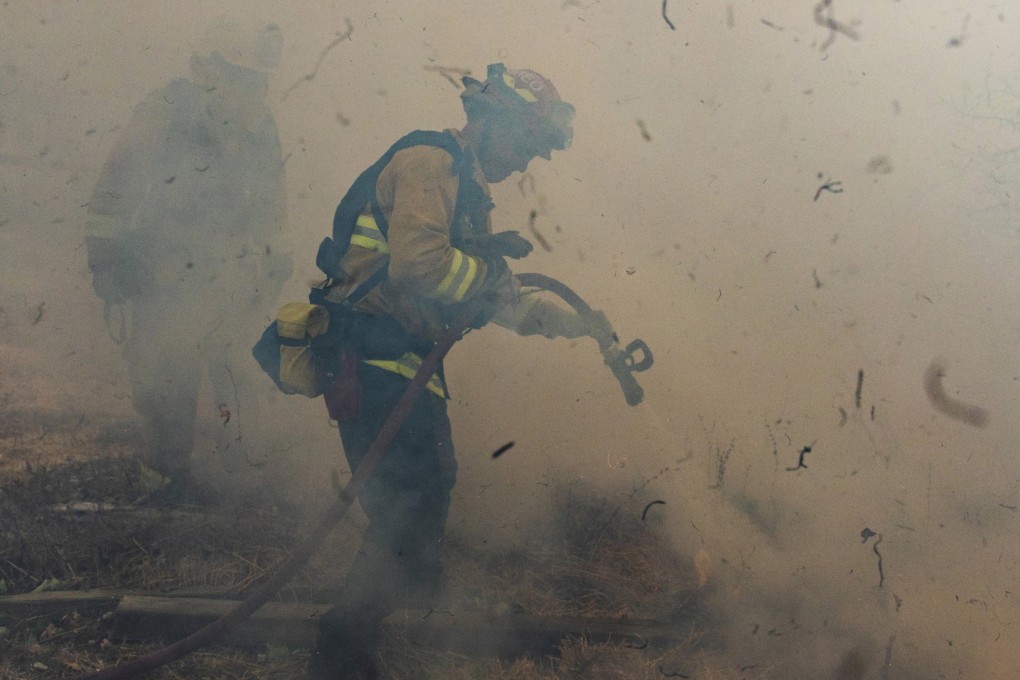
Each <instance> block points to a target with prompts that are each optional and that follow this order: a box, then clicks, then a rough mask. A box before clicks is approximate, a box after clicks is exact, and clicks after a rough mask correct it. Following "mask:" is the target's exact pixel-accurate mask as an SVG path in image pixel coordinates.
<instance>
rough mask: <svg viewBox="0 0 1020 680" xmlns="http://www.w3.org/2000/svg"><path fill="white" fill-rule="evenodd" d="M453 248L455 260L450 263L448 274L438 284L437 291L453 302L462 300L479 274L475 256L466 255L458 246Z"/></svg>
mask: <svg viewBox="0 0 1020 680" xmlns="http://www.w3.org/2000/svg"><path fill="white" fill-rule="evenodd" d="M451 250H452V251H453V262H451V263H450V270H449V271H448V272H446V276H445V277H443V280H442V281H440V282H439V285H438V286H436V293H437V294H438V295H439V296H440V297H443V298H446V299H448V300H452V301H453V302H461V301H463V300H464V295H465V294H467V292H468V289H469V288H471V284H472V283H474V281H475V278H476V277H477V276H478V263H477V262H476V261H475V258H473V257H471V256H470V255H465V254H464V253H463V251H461V250H459V249H458V248H451Z"/></svg>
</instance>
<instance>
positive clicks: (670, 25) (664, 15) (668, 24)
mask: <svg viewBox="0 0 1020 680" xmlns="http://www.w3.org/2000/svg"><path fill="white" fill-rule="evenodd" d="M667 2H669V0H662V19H663V21H665V22H666V25H667V26H669V29H670V30H671V31H675V30H676V26H674V25H673V22H672V21H670V20H669V17H668V16H666V3H667Z"/></svg>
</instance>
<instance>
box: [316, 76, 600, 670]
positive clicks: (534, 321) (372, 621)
mask: <svg viewBox="0 0 1020 680" xmlns="http://www.w3.org/2000/svg"><path fill="white" fill-rule="evenodd" d="M463 80H464V86H465V89H464V90H463V92H462V94H461V98H462V102H463V105H464V109H465V111H466V113H467V125H466V126H465V127H464V128H463V129H462V130H447V131H444V132H441V133H439V132H421V131H419V132H415V133H411V134H410V135H408V136H406V137H404V138H402V139H401V140H400V141H398V142H397V143H396V144H395V145H394V146H393V147H391V149H390V150H389V151H388V152H387V153H386V154H385V155H384V156H383V157H382V158H380V159H379V161H378V162H377V163H376V164H375V165H373V166H372V167H371V168H369V169H368V170H366V171H365V172H364V173H363V174H362V175H361V176H360V177H359V178H358V180H357V181H356V182H355V183H354V185H353V186H352V188H351V189H350V190H349V191H348V193H347V194H346V195H345V196H344V198H343V200H342V201H341V202H340V205H339V206H338V208H337V211H336V215H335V219H334V230H333V238H329V239H326V240H325V241H323V244H322V246H321V247H320V249H319V255H318V258H317V264H318V265H319V267H320V268H321V269H322V270H323V271H324V272H325V273H326V275H327V276H328V277H329V278H328V279H327V280H326V281H325V282H324V283H323V284H322V286H321V287H320V288H318V289H317V290H313V294H312V298H311V299H312V301H313V302H318V303H320V304H323V305H325V306H326V307H327V308H328V309H329V310H330V316H331V332H333V331H332V327H333V325H334V324H336V325H337V326H339V327H340V328H341V330H340V331H339V332H340V333H342V336H343V337H342V343H341V345H342V348H343V349H342V353H341V358H340V360H339V361H338V365H337V366H336V367H335V368H336V370H335V372H334V373H333V375H334V376H335V377H334V379H333V381H332V382H331V384H329V385H327V386H326V388H325V401H326V406H327V408H328V410H329V413H330V416H331V418H333V419H335V420H336V421H338V423H339V428H340V435H341V438H342V441H343V447H344V452H345V455H346V457H347V460H348V462H349V464H350V466H351V468H352V469H356V468H357V466H358V464H359V463H360V461H361V460H362V458H363V457H364V456H365V454H366V452H367V450H368V448H369V446H370V445H371V443H372V442H373V440H374V439H375V437H376V435H377V433H378V432H379V430H380V428H381V426H382V424H383V422H384V421H385V420H386V418H387V416H388V415H389V414H390V412H391V411H392V409H393V406H394V405H395V403H396V402H397V400H398V399H399V397H400V395H401V394H402V393H403V391H404V389H405V387H406V385H407V381H408V378H410V377H412V376H413V375H414V374H415V372H416V371H417V368H418V366H419V365H420V363H421V358H422V357H423V356H425V355H426V354H427V353H428V352H429V350H430V348H431V347H432V345H433V343H434V341H435V340H436V339H437V338H438V337H439V336H441V335H442V333H443V331H444V330H445V328H446V325H447V323H448V322H449V321H450V320H451V319H452V318H453V317H454V316H455V314H456V311H457V310H458V309H460V308H461V307H462V306H463V305H465V304H479V303H480V302H481V301H484V302H481V304H482V311H481V313H480V316H479V318H477V319H476V321H475V325H482V324H484V323H486V322H487V321H488V320H490V319H491V320H492V321H494V322H496V323H498V324H500V325H503V326H505V327H508V328H511V329H513V330H515V331H516V332H518V333H520V334H522V335H531V334H541V335H545V336H547V337H550V338H552V337H567V338H575V337H579V336H582V335H585V334H589V333H590V332H591V329H590V328H589V327H588V323H587V322H586V321H584V320H583V319H582V318H581V317H580V316H578V315H577V314H574V313H573V312H567V311H566V310H564V309H562V308H560V307H558V306H556V305H554V304H553V303H551V302H550V301H547V300H540V299H537V297H536V296H534V295H526V294H522V291H521V287H520V286H519V284H518V283H517V282H516V280H515V279H514V277H513V275H512V274H511V273H510V270H509V269H508V267H507V265H506V262H505V258H508V257H509V258H514V259H517V258H522V257H524V256H526V255H527V254H528V253H529V252H530V251H531V249H532V246H531V244H530V243H529V242H528V241H527V240H526V239H524V238H522V237H521V236H520V235H518V234H517V233H516V232H502V233H496V234H493V233H492V225H491V221H490V215H489V213H490V211H491V209H492V207H493V204H492V201H491V199H490V193H489V184H490V183H494V182H499V181H502V180H504V179H506V178H507V177H509V176H510V175H511V174H512V173H514V172H524V170H525V169H526V168H527V166H528V164H529V163H530V162H531V161H532V160H533V159H535V158H538V157H541V158H545V159H547V160H548V159H549V158H550V155H551V153H552V151H553V150H554V149H555V150H562V149H566V148H567V147H568V146H569V144H570V141H571V135H572V119H573V114H574V109H573V107H572V106H571V105H570V104H568V103H566V102H564V101H562V100H561V99H560V96H559V94H558V93H557V91H556V88H555V87H553V84H552V83H551V82H550V81H549V80H547V79H546V78H544V77H543V76H541V75H539V74H538V73H535V72H534V71H530V70H507V69H506V68H504V66H503V65H502V64H493V65H491V66H489V69H488V74H487V78H486V80H485V81H478V80H475V79H472V78H467V77H466V78H464V79H463ZM338 319H339V322H338V321H337V320H338ZM446 399H447V391H446V384H445V381H444V378H443V375H442V371H441V370H440V371H439V372H437V374H435V375H433V376H432V378H431V380H430V382H429V384H428V386H427V389H426V391H425V392H424V393H423V395H422V396H421V397H420V398H419V399H418V400H417V402H416V403H415V406H414V410H413V411H412V413H411V415H410V416H409V417H408V419H407V420H406V421H405V422H404V424H403V426H402V428H401V430H400V433H399V434H398V435H397V437H396V439H395V441H394V443H393V444H392V445H391V447H390V448H389V449H388V451H387V452H386V454H385V455H384V456H383V458H382V459H381V461H380V463H379V466H378V467H377V468H376V469H375V471H374V472H373V473H372V475H371V476H370V477H369V479H368V481H367V483H366V486H365V488H364V491H363V492H362V494H361V497H360V501H361V505H362V508H363V509H364V511H365V513H366V514H367V516H368V518H369V520H370V526H369V527H368V529H367V531H366V534H365V536H364V541H363V544H362V547H361V549H360V550H359V551H358V554H357V556H356V557H355V558H354V561H353V564H352V566H351V567H350V570H349V572H348V574H347V576H346V581H345V584H344V588H343V589H342V592H341V593H340V594H339V596H338V601H337V604H336V606H334V607H333V608H332V609H331V610H330V611H329V612H327V613H326V614H325V615H324V616H323V617H322V618H321V620H320V627H319V636H318V640H317V643H316V647H315V649H314V650H313V653H312V657H311V660H310V663H309V677H311V678H314V679H316V680H318V679H325V678H330V679H335V678H371V677H377V674H378V670H377V666H376V663H375V659H374V649H375V646H376V642H377V639H378V636H379V627H380V623H381V622H382V620H383V619H384V618H385V617H386V616H387V615H388V614H390V613H391V612H392V611H394V610H395V609H396V608H397V607H398V606H400V605H401V604H412V605H413V604H422V603H425V602H428V598H429V597H430V596H432V595H433V594H434V593H435V591H436V589H437V586H438V583H439V578H440V574H441V570H442V564H441V561H440V548H441V544H442V541H443V536H444V528H445V524H446V519H447V512H448V509H449V504H450V491H451V489H452V488H453V486H454V481H455V477H456V469H457V464H456V461H455V459H454V452H453V445H452V442H451V435H450V422H449V419H448V417H447V410H446Z"/></svg>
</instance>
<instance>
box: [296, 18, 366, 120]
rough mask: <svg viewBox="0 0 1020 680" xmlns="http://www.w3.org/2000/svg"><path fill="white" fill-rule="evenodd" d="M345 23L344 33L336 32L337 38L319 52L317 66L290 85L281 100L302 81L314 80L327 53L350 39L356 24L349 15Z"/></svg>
mask: <svg viewBox="0 0 1020 680" xmlns="http://www.w3.org/2000/svg"><path fill="white" fill-rule="evenodd" d="M344 23H345V24H347V30H346V31H344V32H343V33H341V32H340V31H337V32H336V40H334V41H333V42H331V43H330V44H328V45H326V47H325V49H323V50H322V52H320V53H319V58H318V59H317V60H316V61H315V66H314V68H312V70H311V72H310V73H307V74H305V75H304V76H302V77H301V79H300V80H298V81H297V82H295V83H294V84H293V85H291V86H290V87H288V88H287V91H286V92H284V93H283V97H281V98H280V101H286V99H287V97H288V96H289V95H290V93H291V92H293V91H294V90H296V89H297V88H298V87H299V86H300V85H301V84H302V83H307V82H310V81H312V80H314V79H315V76H316V75H317V74H318V73H319V67H320V66H322V62H324V61H325V60H326V55H327V54H329V52H330V50H332V49H333V48H334V47H336V46H337V45H339V44H340V43H342V42H343V41H344V40H350V37H351V34H352V33H354V25H353V24H351V20H350V19H348V18H347V17H344Z"/></svg>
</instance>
